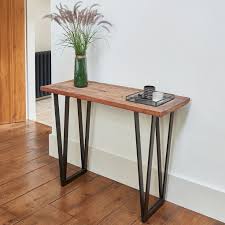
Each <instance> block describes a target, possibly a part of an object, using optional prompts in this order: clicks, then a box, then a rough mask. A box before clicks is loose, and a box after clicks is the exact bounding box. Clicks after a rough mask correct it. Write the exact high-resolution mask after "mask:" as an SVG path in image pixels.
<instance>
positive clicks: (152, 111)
mask: <svg viewBox="0 0 225 225" xmlns="http://www.w3.org/2000/svg"><path fill="white" fill-rule="evenodd" d="M41 90H42V91H45V92H49V93H53V94H58V95H64V96H70V97H73V98H78V99H81V100H86V101H91V102H95V103H100V104H104V105H109V106H113V107H117V108H121V109H126V110H129V111H133V112H139V113H144V114H148V115H153V116H157V117H162V116H164V115H166V114H168V113H170V112H175V111H176V110H178V109H180V108H182V107H183V106H185V105H186V104H188V103H189V102H190V98H188V97H182V96H176V97H175V99H174V100H172V101H170V102H168V103H165V104H164V105H161V106H158V107H153V106H147V105H143V104H138V103H132V102H128V101H126V96H127V95H130V94H133V93H135V92H138V91H140V89H135V88H129V87H123V86H118V85H111V84H104V83H98V82H93V81H89V84H88V87H86V88H76V87H74V85H73V81H66V82H62V83H57V84H51V85H47V86H43V87H41Z"/></svg>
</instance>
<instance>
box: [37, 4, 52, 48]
mask: <svg viewBox="0 0 225 225" xmlns="http://www.w3.org/2000/svg"><path fill="white" fill-rule="evenodd" d="M35 10H36V12H35V13H36V22H35V50H36V52H40V51H49V50H51V21H50V20H48V19H43V17H44V16H45V15H47V14H49V13H50V12H51V1H50V0H37V7H36V9H35Z"/></svg>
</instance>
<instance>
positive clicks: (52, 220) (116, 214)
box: [0, 122, 224, 225]
mask: <svg viewBox="0 0 225 225" xmlns="http://www.w3.org/2000/svg"><path fill="white" fill-rule="evenodd" d="M50 131H51V129H49V128H48V127H46V126H44V125H40V124H37V123H34V122H28V123H22V124H15V125H10V126H9V125H7V126H0V135H1V137H2V141H1V142H0V177H1V179H0V181H1V182H0V225H13V224H19V225H34V224H37V225H47V224H50V225H57V224H64V225H142V224H143V223H141V222H140V218H139V217H140V208H139V193H138V191H137V190H135V189H133V188H130V187H127V186H125V185H122V184H119V183H117V182H115V181H112V180H110V179H108V178H105V177H102V176H99V175H97V174H94V173H91V172H88V173H87V174H85V175H83V176H82V177H80V178H78V179H77V180H76V181H74V182H72V183H70V184H68V185H67V186H65V187H61V186H60V182H59V172H58V162H57V161H56V160H55V159H53V158H51V157H50V156H48V155H47V151H48V141H47V139H48V134H49V132H50ZM18 151H19V153H17V152H18ZM38 152H39V154H38ZM16 153H17V154H16ZM10 156H11V159H10ZM2 157H3V158H2ZM14 157H15V158H14ZM11 167H12V169H10V168H11ZM4 168H6V169H4ZM7 168H8V170H7ZM16 170H17V171H18V173H16ZM77 170H78V168H77V167H75V166H71V165H69V167H68V172H69V174H72V173H73V172H74V171H77ZM5 174H6V175H5ZM7 175H8V176H7ZM155 199H156V198H155V197H153V196H150V202H153V201H154V200H155ZM146 224H150V225H224V223H222V222H219V221H216V220H213V219H211V218H208V217H206V216H203V215H200V214H198V213H195V212H193V211H190V210H187V209H184V208H182V207H179V206H177V205H175V204H172V203H169V202H166V203H165V204H164V205H163V206H162V207H161V208H160V209H159V210H158V211H157V212H156V213H155V214H154V215H153V216H152V217H151V219H150V220H148V221H147V223H146Z"/></svg>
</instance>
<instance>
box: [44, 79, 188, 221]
mask: <svg viewBox="0 0 225 225" xmlns="http://www.w3.org/2000/svg"><path fill="white" fill-rule="evenodd" d="M41 90H42V91H45V92H49V93H53V94H54V105H55V118H56V131H57V144H58V154H59V168H60V180H61V185H62V186H65V185H66V184H68V183H70V182H72V181H73V180H75V179H76V178H78V177H79V176H81V175H83V174H84V173H86V172H87V167H88V143H89V131H90V117H91V104H92V102H94V103H100V104H104V105H108V106H113V107H117V108H121V109H124V110H129V111H132V112H134V124H135V137H136V147H137V164H138V179H139V188H140V206H141V218H142V221H143V222H146V221H147V220H148V219H149V218H150V217H151V216H152V215H153V214H154V213H155V212H156V211H157V210H158V209H159V208H160V207H161V206H162V205H163V203H164V202H165V194H166V186H167V176H168V165H169V156H170V147H171V139H172V130H173V121H174V112H175V111H177V110H179V109H180V108H182V107H183V106H185V105H186V104H188V103H189V101H190V98H187V97H181V96H175V99H174V100H172V101H170V102H168V103H166V104H164V105H161V106H159V107H152V106H147V105H142V104H137V103H132V102H128V101H126V96H127V95H130V94H133V93H135V92H138V91H140V90H139V89H135V88H128V87H122V86H118V85H111V84H104V83H98V82H92V81H90V82H89V85H88V87H87V88H75V87H74V85H73V81H66V82H62V83H58V84H52V85H48V86H44V87H41ZM58 95H63V96H65V118H64V138H63V143H62V137H61V125H60V114H59V101H58ZM70 97H72V98H76V99H77V107H78V121H79V122H78V123H79V124H78V125H79V136H80V137H79V138H80V151H81V164H82V166H81V169H80V171H78V172H76V173H75V174H73V175H72V176H69V177H67V152H68V125H69V104H70ZM82 100H83V101H86V102H87V113H86V124H85V131H84V128H83V122H82V106H81V101H82ZM139 113H144V114H147V115H150V116H152V121H151V130H150V144H149V156H148V164H147V178H146V188H145V189H144V180H143V169H142V151H141V134H140V124H139ZM166 115H170V119H169V128H168V140H167V146H166V159H165V166H164V172H163V171H162V170H163V169H162V160H161V158H162V153H161V140H160V118H162V117H164V116H166ZM155 136H156V146H157V164H158V181H159V199H158V201H157V202H156V203H155V204H153V205H151V206H150V205H149V193H150V183H151V171H152V159H153V149H154V139H155Z"/></svg>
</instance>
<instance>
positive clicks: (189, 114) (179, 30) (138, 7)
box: [50, 0, 225, 222]
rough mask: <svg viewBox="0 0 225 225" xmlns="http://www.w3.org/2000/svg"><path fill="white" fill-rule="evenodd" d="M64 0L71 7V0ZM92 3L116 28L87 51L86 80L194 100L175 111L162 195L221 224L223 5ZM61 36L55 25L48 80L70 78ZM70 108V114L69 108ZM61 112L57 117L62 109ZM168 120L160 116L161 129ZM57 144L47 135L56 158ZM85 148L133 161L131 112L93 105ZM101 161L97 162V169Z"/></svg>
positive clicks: (145, 126) (145, 122) (224, 193)
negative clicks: (152, 88) (150, 88)
mask: <svg viewBox="0 0 225 225" xmlns="http://www.w3.org/2000/svg"><path fill="white" fill-rule="evenodd" d="M58 2H62V1H61V0H53V1H52V8H53V9H54V6H55V4H56V3H58ZM63 2H67V3H68V4H69V3H71V1H69V0H68V1H66V0H64V1H63ZM86 2H87V3H88V2H91V1H88V0H87V1H85V3H86ZM95 2H100V4H101V5H102V8H103V11H104V13H105V15H106V16H107V18H108V19H109V20H110V21H111V22H112V23H113V24H114V29H113V31H112V35H111V36H112V37H111V38H110V39H109V41H108V43H104V42H103V43H98V44H96V45H95V47H92V48H91V49H90V51H89V54H88V64H89V68H88V69H89V78H90V80H96V81H101V82H108V83H114V84H121V85H126V86H133V87H139V88H141V87H143V86H144V85H145V84H152V85H155V86H156V87H157V88H158V89H159V90H163V91H167V92H172V93H177V94H179V95H184V96H189V97H191V99H192V103H191V104H190V105H189V106H188V107H186V108H184V109H182V110H180V112H178V113H177V114H176V120H175V130H174V133H175V135H174V142H173V150H172V155H171V163H170V170H169V173H170V183H169V188H168V191H169V193H168V197H167V198H168V200H170V201H173V202H175V203H177V204H180V205H183V206H184V207H187V208H191V209H193V210H195V211H198V212H201V213H204V214H206V215H209V216H212V217H214V218H217V219H220V220H223V221H224V222H225V213H224V208H225V201H224V200H225V172H224V171H225V163H224V162H225V161H224V160H225V151H224V146H225V139H224V135H225V119H224V114H225V106H224V105H223V102H224V101H225V95H224V92H223V89H224V83H225V78H224V74H225V41H224V40H225V14H224V7H225V2H224V1H223V0H214V1H211V0H189V1H186V0H171V1H167V0H123V1H113V0H99V1H95ZM60 32H61V30H60V29H59V28H58V27H57V26H56V25H53V27H52V50H53V62H52V63H53V68H52V70H53V82H58V81H63V80H67V79H72V78H73V58H74V55H73V51H72V50H65V51H62V50H61V49H59V46H58V45H57V44H56V43H57V42H58V40H59V38H60ZM72 107H73V108H72V113H73V115H74V113H75V112H74V108H75V104H74V105H72ZM61 108H62V113H63V106H62V104H61ZM73 118H74V117H72V119H71V122H70V124H71V129H70V132H71V133H70V141H71V143H75V142H76V141H77V140H78V138H75V134H77V130H76V132H75V134H74V129H73V128H74V127H75V126H76V125H77V123H76V124H75V122H76V121H74V119H73ZM141 122H142V136H143V141H144V142H145V144H144V145H143V151H144V154H143V157H144V159H145V160H144V161H146V158H147V149H148V143H147V141H148V137H149V133H148V131H149V124H150V121H149V118H148V117H146V116H142V121H141ZM166 122H167V119H164V121H163V127H166V126H165V125H166ZM163 134H164V135H165V134H166V130H164V131H163ZM55 139H56V138H55V135H54V134H53V135H52V137H51V144H50V153H51V154H52V155H57V154H56V148H55ZM164 144H165V143H164ZM71 145H72V144H71ZM90 145H91V147H92V149H93V150H96V151H99V152H104V153H106V154H108V155H111V158H112V160H113V158H115V157H118V158H120V159H121V160H122V161H123V162H125V161H126V162H128V161H129V162H135V161H136V149H135V137H134V125H133V114H132V113H130V112H126V111H122V110H118V109H114V108H110V107H105V106H100V105H95V106H94V109H93V117H92V132H91V140H90ZM72 150H73V149H72V148H71V151H72ZM71 154H72V153H71ZM93 155H94V154H92V155H91V157H93V158H94V156H93ZM71 157H72V156H71ZM103 159H104V158H103ZM70 160H71V161H73V162H75V161H74V159H70ZM90 160H92V159H90ZM96 160H98V159H96ZM101 163H103V162H102V161H100V157H99V160H98V162H96V164H99V165H100V164H101ZM128 164H129V163H127V165H128ZM129 165H130V164H129ZM132 165H133V164H132ZM112 166H113V165H112ZM117 166H118V167H119V165H117ZM92 168H93V170H94V171H98V172H99V173H100V174H104V175H106V176H107V175H108V176H109V177H111V178H113V179H117V180H119V181H123V179H120V178H119V177H117V175H116V174H113V172H112V171H113V170H115V168H110V167H108V168H105V169H104V171H103V169H102V170H101V169H96V167H94V165H93V167H92ZM103 168H104V167H103ZM128 171H129V170H128ZM130 171H131V170H130ZM124 176H126V175H124ZM128 176H130V180H129V181H124V182H125V183H127V184H130V185H132V186H136V184H134V182H136V181H134V176H133V175H130V174H129V175H128ZM135 178H136V177H135ZM132 179H133V180H132ZM131 180H132V181H131ZM174 188H175V189H174ZM176 188H177V189H176ZM221 207H222V208H221Z"/></svg>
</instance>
